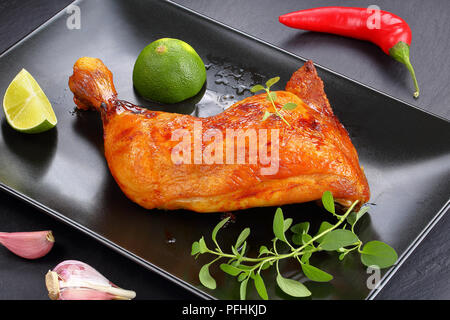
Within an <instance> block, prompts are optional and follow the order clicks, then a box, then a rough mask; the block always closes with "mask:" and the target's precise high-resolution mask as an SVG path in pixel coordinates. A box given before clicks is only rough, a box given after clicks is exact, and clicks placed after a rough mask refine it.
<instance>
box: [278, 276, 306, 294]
mask: <svg viewBox="0 0 450 320" xmlns="http://www.w3.org/2000/svg"><path fill="white" fill-rule="evenodd" d="M277 284H278V286H279V287H280V289H281V290H283V292H284V293H286V294H288V295H290V296H292V297H298V298H302V297H308V296H310V295H311V292H310V291H309V290H308V288H307V287H306V286H305V285H304V284H303V283H301V282H299V281H295V280H292V279H287V278H283V277H282V276H281V274H278V275H277Z"/></svg>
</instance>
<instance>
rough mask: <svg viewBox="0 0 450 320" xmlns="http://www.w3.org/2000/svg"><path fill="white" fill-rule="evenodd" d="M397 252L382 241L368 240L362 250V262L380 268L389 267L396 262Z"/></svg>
mask: <svg viewBox="0 0 450 320" xmlns="http://www.w3.org/2000/svg"><path fill="white" fill-rule="evenodd" d="M397 259H398V256H397V252H395V250H394V249H392V248H391V247H390V246H388V245H387V244H386V243H384V242H381V241H370V242H367V243H366V244H365V245H364V247H363V249H362V252H361V262H362V263H363V264H364V265H365V266H368V267H370V266H373V265H375V266H378V267H379V268H380V269H382V268H388V267H390V266H392V265H393V264H395V262H396V261H397Z"/></svg>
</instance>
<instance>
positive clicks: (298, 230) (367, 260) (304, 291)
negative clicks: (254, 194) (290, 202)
mask: <svg viewBox="0 0 450 320" xmlns="http://www.w3.org/2000/svg"><path fill="white" fill-rule="evenodd" d="M322 203H323V206H324V208H325V209H326V210H327V211H328V212H329V213H331V214H332V215H333V216H334V217H335V218H336V219H337V221H336V223H335V224H331V223H329V222H326V221H324V222H322V224H321V225H320V227H319V230H318V231H317V233H315V234H314V235H313V234H312V233H311V231H310V223H309V222H301V223H297V224H295V225H292V223H293V220H292V219H291V218H287V219H285V218H284V216H283V211H282V209H281V208H278V209H277V210H276V212H275V216H274V219H273V233H274V235H275V238H274V239H272V243H271V245H270V246H269V247H267V246H261V247H260V248H259V255H258V256H257V257H247V256H246V253H247V252H246V248H247V238H248V236H249V235H250V228H245V229H244V230H243V231H242V232H241V233H240V235H239V236H238V238H237V240H236V243H235V245H233V246H231V252H230V253H226V252H224V251H223V250H222V248H221V247H220V246H219V243H218V242H217V238H216V237H217V233H218V231H219V230H220V229H221V228H222V227H223V226H224V225H225V224H226V223H227V222H228V220H229V217H228V218H225V219H223V220H222V221H220V222H219V223H218V224H217V225H216V227H215V228H214V229H213V231H212V235H211V238H212V241H213V243H214V246H215V249H209V248H208V246H207V245H206V241H205V238H204V237H201V238H200V240H199V241H195V242H194V243H193V244H192V251H191V255H193V256H195V257H196V258H197V257H198V256H199V255H201V254H211V255H213V256H215V258H214V259H213V260H212V261H211V262H209V263H207V264H205V265H204V266H203V267H202V268H201V269H200V272H199V280H200V282H201V283H202V284H203V285H204V286H205V287H207V288H209V289H215V288H216V281H215V279H214V278H213V277H212V276H211V274H210V272H209V267H210V266H211V265H212V264H213V263H215V262H218V261H219V260H222V259H223V260H226V261H225V262H224V263H222V264H220V269H222V271H223V272H225V273H227V274H229V275H231V276H234V277H236V278H237V280H238V281H239V282H240V298H241V299H242V300H245V298H246V293H247V284H248V282H249V281H253V282H254V285H255V288H256V290H257V292H258V294H259V296H260V297H261V298H262V299H266V300H267V299H268V298H269V297H268V294H267V290H266V286H265V284H264V280H263V274H262V271H263V270H265V269H268V268H270V267H273V266H275V268H276V272H277V278H276V282H277V285H278V286H279V287H280V289H281V290H282V291H284V292H285V293H286V294H288V295H290V296H294V297H307V296H310V295H311V292H310V291H309V289H308V288H307V287H306V286H305V285H304V284H303V283H301V282H299V281H296V280H293V279H289V278H285V277H283V275H282V273H281V271H280V268H279V262H280V261H281V260H284V259H295V260H296V261H298V263H299V265H300V268H301V270H302V271H303V273H304V274H305V276H306V277H307V278H308V279H310V280H312V281H317V282H328V281H331V280H332V279H333V276H332V275H331V274H329V273H327V272H326V271H323V270H321V269H319V268H317V267H315V266H313V265H311V264H310V258H311V256H312V255H313V254H314V253H316V252H320V251H336V252H338V253H339V260H343V259H344V258H345V257H346V255H347V254H350V253H351V252H357V253H359V254H360V256H361V257H360V258H361V262H362V263H363V264H364V265H365V266H374V265H375V266H378V267H379V268H380V269H382V268H388V267H390V266H392V265H393V264H395V262H396V261H397V258H398V256H397V253H396V252H395V250H394V249H393V248H392V247H390V246H389V245H387V244H385V243H383V242H381V241H370V242H367V243H366V244H364V245H363V242H362V241H361V240H360V239H359V238H358V236H357V235H356V233H355V231H354V228H355V225H356V223H357V222H358V221H359V219H361V217H362V216H363V215H364V214H365V213H366V212H367V211H368V207H367V206H363V207H362V208H361V209H360V210H358V211H357V212H355V211H353V209H354V208H355V207H356V205H357V204H358V201H355V202H354V203H353V204H352V205H351V206H350V208H348V210H347V211H346V212H345V213H344V214H342V215H339V214H337V213H336V210H335V206H334V199H333V195H332V194H331V192H329V191H327V192H325V193H324V194H323V196H322ZM288 230H290V231H291V232H292V236H291V238H290V239H289V240H288V236H287V232H288ZM280 242H283V243H285V244H286V245H287V247H288V248H289V249H288V252H279V243H280Z"/></svg>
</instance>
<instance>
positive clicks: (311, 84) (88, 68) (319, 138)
mask: <svg viewBox="0 0 450 320" xmlns="http://www.w3.org/2000/svg"><path fill="white" fill-rule="evenodd" d="M69 86H70V89H71V90H72V92H73V94H74V101H75V103H76V105H77V106H78V108H80V109H90V108H93V109H96V110H98V111H99V112H100V113H101V116H102V120H103V130H104V143H105V157H106V161H107V163H108V166H109V169H110V171H111V174H112V175H113V177H114V179H115V180H116V182H117V183H118V185H119V186H120V188H121V189H122V191H123V192H124V193H125V195H126V196H127V197H128V198H129V199H131V200H132V201H134V202H136V203H138V204H139V205H141V206H142V207H144V208H147V209H153V208H159V209H170V210H172V209H188V210H193V211H197V212H224V211H232V210H240V209H246V208H250V207H263V206H280V205H284V204H290V203H300V202H307V201H313V200H318V199H320V198H321V197H322V194H323V193H324V192H325V191H327V190H329V191H331V192H332V193H333V196H334V198H335V199H336V201H337V202H338V203H340V204H342V205H343V206H347V207H348V206H349V205H350V204H351V203H352V202H354V201H356V200H358V201H359V204H363V203H365V202H367V201H368V200H369V194H370V192H369V186H368V183H367V179H366V177H365V175H364V171H363V169H362V167H361V166H360V164H359V160H358V155H357V152H356V150H355V148H354V146H353V144H352V142H351V140H350V138H349V136H348V133H347V131H346V130H345V128H344V127H343V125H342V124H341V123H340V122H339V120H338V119H337V117H336V116H335V115H334V114H333V111H332V109H331V107H330V104H329V102H328V99H327V97H326V95H325V92H324V87H323V83H322V81H321V79H320V78H319V77H318V75H317V71H316V69H315V67H314V65H313V63H312V62H311V61H308V62H306V63H305V65H304V66H303V67H301V68H300V69H299V70H298V71H296V72H295V73H294V74H293V75H292V78H291V79H290V80H289V82H288V83H287V86H286V90H285V91H276V96H277V99H276V101H275V107H276V108H277V109H278V111H279V113H280V114H282V117H279V116H278V115H277V114H276V113H275V112H274V109H273V108H274V106H273V105H272V104H271V102H270V101H268V100H267V99H266V97H267V94H266V93H263V94H259V95H254V96H251V97H248V98H246V99H243V100H242V101H239V102H237V103H235V104H234V105H233V106H231V107H230V108H228V109H227V110H225V111H224V112H222V113H221V114H217V115H215V116H211V117H207V118H197V117H193V116H190V115H182V114H175V113H168V112H159V111H151V110H148V109H145V108H141V107H137V106H134V105H132V104H130V103H127V102H124V101H121V100H118V98H117V93H116V90H115V88H114V84H113V77H112V73H111V72H110V71H109V70H108V68H107V67H106V66H105V65H104V64H103V62H102V61H101V60H99V59H96V58H88V57H84V58H81V59H79V60H78V61H77V62H76V63H75V65H74V68H73V75H72V76H71V77H70V80H69ZM288 102H291V103H295V104H296V105H297V107H296V108H295V109H293V110H289V111H287V110H281V109H282V106H284V105H285V104H286V103H288ZM266 111H268V112H271V115H270V116H269V117H267V118H265V117H264V115H265V113H266ZM233 130H234V131H233ZM232 131H233V132H234V133H236V132H240V133H241V134H242V133H244V134H245V137H244V138H243V139H242V140H241V142H242V141H244V143H243V144H241V145H239V144H238V143H237V142H236V141H238V140H239V135H237V138H236V139H235V137H232V139H228V135H226V134H225V133H228V132H232ZM199 132H200V133H199ZM252 133H254V135H252ZM221 135H222V137H223V139H222V138H221ZM255 135H256V140H251V139H254V138H255ZM174 137H175V138H174ZM196 138H199V139H200V140H198V139H197V140H196ZM184 139H187V140H184ZM198 150H200V151H201V152H204V153H200V157H199V154H196V151H198ZM207 151H209V158H208V157H207V156H206V155H208V153H207ZM262 151H264V152H262ZM189 152H190V153H189ZM229 152H231V154H233V157H234V158H230V159H228V157H227V158H226V159H225V156H223V155H225V154H226V155H227V156H228V153H229ZM233 152H234V153H233ZM174 154H175V155H176V156H175V158H174ZM202 154H203V158H202ZM264 155H265V157H263V156H264ZM177 156H178V158H177ZM255 156H256V158H257V160H256V161H254V160H255ZM275 156H276V157H275ZM230 157H231V156H230ZM268 159H269V160H270V159H272V160H274V159H275V160H276V163H274V162H273V163H270V161H268ZM181 160H183V161H181ZM187 160H189V161H187ZM220 160H222V161H220ZM229 160H231V161H229ZM233 160H234V161H233ZM262 160H264V161H265V162H264V161H262Z"/></svg>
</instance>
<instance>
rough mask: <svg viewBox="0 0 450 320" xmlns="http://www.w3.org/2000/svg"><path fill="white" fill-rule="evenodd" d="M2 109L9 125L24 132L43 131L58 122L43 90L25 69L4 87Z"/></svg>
mask: <svg viewBox="0 0 450 320" xmlns="http://www.w3.org/2000/svg"><path fill="white" fill-rule="evenodd" d="M3 110H4V111H5V115H6V120H7V121H8V123H9V125H10V126H11V127H13V128H14V129H15V130H17V131H20V132H24V133H40V132H44V131H47V130H49V129H51V128H53V127H54V126H56V123H57V122H58V121H57V120H56V116H55V112H54V111H53V109H52V105H51V104H50V101H48V98H47V96H46V95H45V93H44V91H42V89H41V87H40V86H39V84H38V83H37V82H36V80H35V79H34V78H33V76H32V75H31V74H29V73H28V71H26V70H25V69H22V71H20V72H19V73H18V74H17V76H16V77H15V78H14V80H13V81H12V82H11V83H10V85H9V87H8V89H6V93H5V96H4V98H3Z"/></svg>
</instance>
